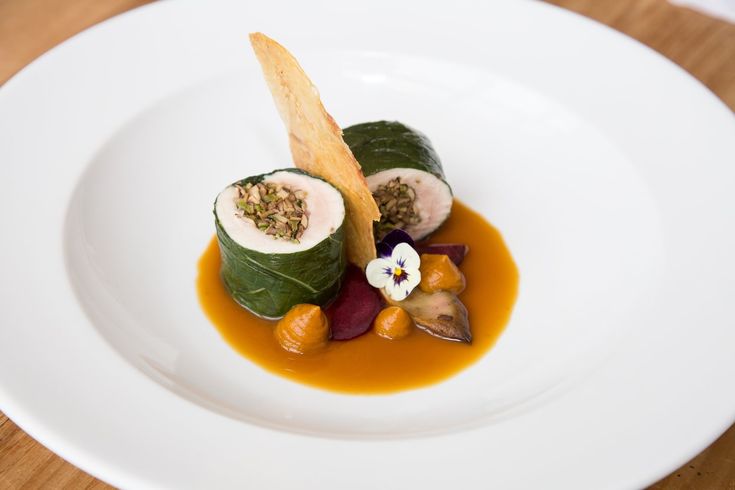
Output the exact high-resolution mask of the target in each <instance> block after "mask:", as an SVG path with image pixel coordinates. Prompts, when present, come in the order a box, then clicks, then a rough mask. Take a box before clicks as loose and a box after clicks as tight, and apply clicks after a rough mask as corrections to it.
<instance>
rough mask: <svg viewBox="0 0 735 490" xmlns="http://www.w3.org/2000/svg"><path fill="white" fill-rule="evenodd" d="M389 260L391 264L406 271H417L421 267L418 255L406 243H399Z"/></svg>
mask: <svg viewBox="0 0 735 490" xmlns="http://www.w3.org/2000/svg"><path fill="white" fill-rule="evenodd" d="M390 258H391V259H392V260H393V262H396V263H398V264H401V265H402V266H403V268H404V269H406V270H408V271H412V270H416V271H418V269H419V266H420V265H421V258H420V257H419V254H417V253H416V250H414V249H413V247H412V246H411V245H409V244H408V243H399V244H398V245H396V247H395V248H394V249H393V253H392V254H391V257H390Z"/></svg>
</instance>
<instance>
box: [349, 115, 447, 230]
mask: <svg viewBox="0 0 735 490" xmlns="http://www.w3.org/2000/svg"><path fill="white" fill-rule="evenodd" d="M343 138H344V140H345V143H347V145H349V147H350V150H352V154H353V155H354V156H355V159H357V161H358V162H359V163H360V166H361V167H362V172H363V174H364V175H365V178H366V179H367V182H368V186H369V187H370V192H372V193H373V197H374V198H375V201H376V202H377V204H378V207H379V209H380V213H381V220H380V223H378V224H376V226H375V235H376V236H375V238H376V239H378V240H380V239H382V238H383V237H384V236H385V235H386V234H387V233H388V232H390V231H391V230H393V229H395V228H400V229H403V230H405V231H406V232H407V233H408V234H409V235H411V237H412V238H413V239H414V240H420V239H422V238H425V237H426V236H427V235H429V234H431V233H432V232H433V231H435V230H436V229H437V228H439V226H441V224H442V223H444V221H445V220H446V219H447V218H448V217H449V213H450V212H451V209H452V190H451V189H450V187H449V184H447V182H446V179H445V177H444V170H443V169H442V164H441V160H439V156H438V155H437V154H436V151H434V148H433V147H432V145H431V142H430V141H429V139H428V138H427V137H426V136H425V135H424V134H423V133H420V132H419V131H416V130H415V129H412V128H410V127H408V126H406V125H404V124H401V123H399V122H396V121H376V122H368V123H362V124H356V125H354V126H350V127H348V128H346V129H345V130H344V134H343Z"/></svg>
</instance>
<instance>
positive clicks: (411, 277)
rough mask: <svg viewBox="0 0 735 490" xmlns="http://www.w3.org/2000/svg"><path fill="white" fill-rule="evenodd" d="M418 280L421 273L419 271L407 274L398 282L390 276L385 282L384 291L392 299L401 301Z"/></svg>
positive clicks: (416, 284)
mask: <svg viewBox="0 0 735 490" xmlns="http://www.w3.org/2000/svg"><path fill="white" fill-rule="evenodd" d="M404 273H405V272H404ZM419 282H421V273H420V272H419V271H416V273H415V274H408V277H407V278H406V279H403V280H402V281H400V282H398V283H396V281H395V280H394V279H393V278H391V279H390V280H389V281H388V282H387V283H385V292H386V293H388V296H390V298H391V299H392V300H393V301H403V300H404V299H406V298H407V297H408V295H409V294H411V292H412V291H413V290H414V288H415V287H416V286H418V284H419Z"/></svg>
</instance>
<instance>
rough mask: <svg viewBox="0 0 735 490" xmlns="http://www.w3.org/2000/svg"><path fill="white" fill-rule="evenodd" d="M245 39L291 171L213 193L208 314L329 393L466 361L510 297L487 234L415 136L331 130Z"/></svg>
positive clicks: (392, 126) (421, 375)
mask: <svg viewBox="0 0 735 490" xmlns="http://www.w3.org/2000/svg"><path fill="white" fill-rule="evenodd" d="M250 39H251V44H252V46H253V49H254V50H255V53H256V55H257V57H258V60H259V61H260V63H261V66H262V68H263V73H264V75H265V79H266V82H267V83H268V86H269V88H270V90H271V94H272V95H273V99H274V101H275V103H276V107H277V108H278V111H279V113H280V115H281V118H282V119H283V121H284V123H285V125H286V128H287V130H288V135H289V144H290V148H291V153H292V156H293V160H294V164H295V166H296V167H297V168H295V169H294V168H284V169H279V170H274V171H272V172H270V173H267V174H263V175H256V176H249V177H245V178H242V179H241V180H238V181H236V182H234V183H232V184H230V185H228V186H227V187H226V188H225V189H224V190H223V191H222V192H220V194H219V195H218V196H217V198H216V200H215V205H214V215H215V227H216V231H217V237H216V241H213V243H212V245H210V247H209V248H208V250H207V251H206V252H205V254H204V256H203V257H202V259H201V261H200V275H199V280H198V287H199V292H200V298H201V300H202V304H203V306H204V309H205V311H206V312H207V313H208V315H209V317H210V318H211V319H212V320H213V322H214V323H215V325H217V327H218V328H219V329H220V331H221V332H222V333H223V335H224V336H225V338H226V339H228V340H230V341H231V343H232V344H233V345H234V346H235V347H236V348H237V349H238V350H239V351H240V352H242V353H244V354H245V355H247V356H248V357H250V358H251V359H253V360H255V361H256V362H259V363H260V364H261V365H263V366H264V367H266V368H269V369H271V370H273V371H276V372H278V373H280V374H283V375H286V376H289V377H291V378H294V379H298V380H300V381H304V382H307V383H309V384H312V385H317V386H320V387H323V388H328V389H335V390H340V391H353V392H381V391H395V390H397V389H405V388H411V387H416V386H421V385H423V384H428V383H432V382H436V381H438V380H440V379H444V378H446V377H447V376H449V375H451V374H453V373H455V372H457V371H458V370H460V369H461V368H462V367H464V366H466V365H468V364H470V363H471V362H472V361H474V360H475V359H477V358H478V357H479V356H480V355H482V353H484V352H485V351H486V350H487V349H488V348H489V347H490V346H491V345H492V343H493V342H494V340H495V339H496V338H497V336H498V335H499V333H500V331H501V330H502V328H503V327H504V325H505V323H506V322H507V320H508V318H509V315H510V312H511V310H512V306H513V302H514V300H515V295H516V291H517V283H518V273H517V270H516V268H515V265H514V263H513V260H512V257H511V255H510V253H509V252H508V251H507V249H506V248H505V245H504V243H503V241H502V238H501V237H500V234H499V233H498V232H497V231H496V230H495V229H494V228H492V226H490V225H489V224H488V223H487V222H486V221H485V220H484V219H482V217H480V216H479V215H477V214H476V213H473V212H472V211H471V210H470V209H468V208H467V207H465V206H464V205H462V204H461V203H459V202H458V201H456V200H455V199H454V197H453V194H452V190H451V188H450V186H449V184H448V182H447V180H446V177H445V174H444V169H443V166H442V162H441V160H440V158H439V156H438V154H437V152H436V151H435V149H434V148H433V146H432V144H431V142H430V140H429V138H428V137H427V136H426V135H424V134H423V133H421V132H419V131H418V130H416V129H413V128H411V127H409V126H407V125H405V124H403V123H400V122H396V121H374V122H366V123H362V124H357V125H353V126H350V127H348V128H346V129H345V130H344V132H343V131H342V130H341V129H340V127H339V126H338V125H337V124H336V122H335V121H334V119H333V118H332V117H331V116H330V115H329V113H327V111H326V110H325V109H324V107H323V105H322V103H321V100H320V99H319V95H318V91H317V90H316V88H315V87H314V85H313V84H312V82H311V81H310V80H309V78H308V77H307V76H306V74H305V73H304V71H303V69H301V67H300V66H299V64H298V62H297V61H296V60H295V58H294V57H293V56H292V55H291V54H290V53H289V52H288V51H287V50H286V49H285V48H284V47H283V46H281V45H280V44H278V43H277V42H275V41H273V40H272V39H270V38H268V37H267V36H265V35H263V34H260V33H256V34H252V35H251V36H250ZM470 250H472V253H469V251H470ZM468 253H469V254H468ZM473 256H477V257H476V259H475V260H474V261H473ZM466 257H467V260H465V258H466ZM473 262H474V263H473ZM480 277H481V279H480ZM475 278H478V279H477V280H476V279H475ZM468 306H469V307H468ZM411 339H414V340H413V341H412V340H411ZM429 346H431V347H429ZM439 346H441V347H439ZM449 352H451V353H452V354H451V355H450V354H449ZM437 354H438V355H439V357H438V358H435V360H434V364H436V366H437V368H436V369H426V367H425V366H426V362H427V360H428V358H427V356H436V355H437ZM437 361H438V362H437ZM442 361H444V362H442ZM351 364H352V366H351ZM378 366H380V367H378ZM406 366H414V368H409V369H407V368H406Z"/></svg>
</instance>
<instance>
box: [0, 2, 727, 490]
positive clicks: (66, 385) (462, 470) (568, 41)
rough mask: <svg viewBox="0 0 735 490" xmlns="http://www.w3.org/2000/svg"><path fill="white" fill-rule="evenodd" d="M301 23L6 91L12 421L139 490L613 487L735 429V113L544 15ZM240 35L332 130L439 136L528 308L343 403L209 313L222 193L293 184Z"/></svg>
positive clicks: (211, 34) (189, 31)
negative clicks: (460, 351) (287, 74)
mask: <svg viewBox="0 0 735 490" xmlns="http://www.w3.org/2000/svg"><path fill="white" fill-rule="evenodd" d="M303 3H304V5H301V4H295V5H292V6H290V7H289V8H290V9H293V10H295V12H294V13H293V14H292V15H289V16H286V17H283V16H281V15H277V13H278V12H282V11H284V10H285V9H286V6H285V5H281V4H268V5H267V6H264V5H258V6H257V8H256V7H255V6H251V5H249V4H248V2H245V3H243V2H237V3H235V2H232V3H230V2H217V3H211V2H208V3H194V2H186V1H180V2H166V3H161V4H155V5H152V6H148V7H145V8H142V9H138V10H136V11H134V12H131V13H128V14H125V15H123V16H121V17H118V18H116V19H113V20H111V21H108V22H105V23H103V24H102V25H100V26H98V27H95V28H93V29H91V30H89V31H87V32H85V33H83V34H82V35H80V36H77V37H75V38H73V39H71V40H70V41H68V42H66V43H64V44H63V45H61V46H59V47H58V48H56V49H54V50H52V51H51V52H50V53H48V54H46V55H44V56H42V57H41V59H39V60H38V61H36V62H35V63H33V64H32V65H30V66H29V67H28V68H26V69H25V70H24V71H23V72H21V73H20V74H19V75H17V76H16V77H15V78H14V79H12V80H11V81H10V82H8V83H7V84H6V86H4V87H2V88H1V89H0V181H1V182H3V183H4V187H3V192H2V193H0V205H1V206H2V209H3V210H4V211H3V212H2V213H1V214H0V225H2V228H1V229H3V230H4V231H5V234H4V236H5V238H6V239H5V240H3V241H2V242H0V252H2V259H0V260H2V267H3V274H2V275H0V292H1V293H2V295H1V296H0V319H1V320H2V324H1V325H0V336H1V337H0V409H2V410H3V411H5V412H6V413H7V414H8V415H9V416H10V417H11V418H12V419H13V420H14V421H16V422H17V423H18V424H20V425H21V426H22V427H23V428H24V429H25V430H27V431H28V432H29V433H30V434H31V435H33V436H34V437H36V438H38V439H39V440H41V442H43V443H44V444H46V445H47V446H48V447H50V448H51V449H53V450H54V451H56V452H58V453H59V454H61V455H62V456H64V457H65V458H67V459H68V460H70V461H71V462H73V463H75V464H77V465H79V466H81V467H82V468H84V469H85V470H87V471H89V472H91V473H92V474H94V475H97V476H99V477H101V478H103V479H105V480H106V481H109V482H110V483H112V484H114V485H118V486H122V487H126V488H160V487H167V488H243V487H247V488H271V487H279V488H281V487H288V488H293V487H299V488H346V486H348V487H349V488H410V487H416V486H419V485H421V486H423V487H425V488H446V487H447V486H449V485H451V486H453V487H457V486H459V487H461V488H489V487H496V488H529V487H534V488H540V487H542V488H590V487H594V488H608V487H609V488H627V487H631V486H633V487H635V486H642V485H645V484H647V483H650V482H652V481H653V480H655V479H657V478H659V477H661V476H663V475H664V474H666V473H667V472H668V471H670V470H672V469H674V468H675V467H676V466H677V465H678V464H680V463H683V462H684V461H685V460H686V459H687V458H689V457H690V456H692V455H694V454H695V453H696V452H698V451H699V450H701V449H702V448H703V447H704V446H705V445H706V444H708V443H709V442H711V441H712V440H713V439H714V438H715V437H716V436H717V435H718V434H719V433H721V432H722V431H723V430H724V429H725V428H726V427H727V426H729V425H730V424H731V423H732V421H733V415H734V414H735V392H733V391H732V390H731V389H730V386H731V384H732V379H733V376H734V375H735V357H734V356H732V345H734V344H735V329H733V328H732V327H733V325H734V324H735V321H733V320H734V319H735V314H734V313H733V312H732V310H731V308H730V307H729V304H730V298H731V297H732V294H733V291H734V290H735V279H733V278H735V260H734V259H733V257H732V250H733V249H735V233H733V231H732V228H731V226H730V224H731V223H732V222H734V221H735V199H733V197H732V195H731V189H732V188H733V186H734V185H735V166H733V165H732V163H733V162H735V143H734V141H735V138H734V137H733V136H734V135H735V120H734V118H733V116H732V113H731V112H730V111H729V110H727V109H726V108H725V107H724V106H723V105H722V104H721V103H720V102H719V101H718V100H717V99H716V98H715V97H714V96H713V95H712V94H710V93H709V92H708V91H707V90H706V89H704V88H703V87H702V86H701V85H699V84H698V83H697V82H695V81H694V80H693V79H691V77H689V76H688V75H686V74H685V73H684V72H682V71H681V70H680V69H678V68H677V67H675V66H673V65H672V64H671V63H669V62H668V61H666V60H664V59H663V58H661V57H660V56H658V55H656V54H655V53H652V52H651V51H649V50H647V49H646V48H644V47H641V46H640V45H638V44H636V43H635V42H633V41H631V40H629V39H627V38H624V37H623V36H621V35H619V34H616V33H614V32H613V31H610V30H608V29H606V28H603V27H601V26H599V25H597V24H594V23H592V22H590V21H587V20H584V19H582V18H579V17H576V16H573V15H571V14H568V13H566V12H563V11H560V10H558V9H555V8H553V7H549V6H546V5H542V4H537V3H517V2H514V3H500V4H491V5H486V6H480V5H479V4H478V5H475V4H474V3H472V2H462V1H460V2H455V4H454V5H453V9H452V11H451V12H450V11H445V10H443V9H441V8H439V7H438V6H429V5H424V4H421V5H422V6H421V7H420V8H419V7H417V6H416V5H412V4H411V3H401V4H395V3H390V2H377V3H376V2H372V3H370V4H369V5H368V4H364V2H362V3H360V4H354V5H343V4H340V5H339V6H337V5H331V4H330V5H329V6H328V4H327V2H321V3H320V2H317V3H314V2H303ZM306 4H308V6H307V5H306ZM327 10H328V11H329V12H330V16H329V17H328V18H327V17H323V16H320V15H318V13H319V12H320V11H327ZM386 11H390V12H391V15H385V12H386ZM305 19H311V20H313V23H312V22H311V21H310V22H306V21H305ZM328 19H329V20H328ZM355 19H360V21H359V22H355ZM407 19H411V22H408V21H407ZM253 30H262V31H264V32H266V33H268V34H270V35H272V36H273V37H275V38H276V39H278V40H280V41H281V42H283V43H284V44H285V45H286V46H287V47H288V48H290V49H291V50H292V51H293V52H294V53H295V54H296V56H297V57H298V58H299V59H300V60H301V62H302V64H303V66H304V68H305V69H306V71H307V72H308V73H309V74H310V75H311V76H312V78H313V80H314V81H315V83H316V84H317V85H318V86H319V88H320V91H321V93H322V96H323V99H324V101H325V104H326V106H327V108H328V109H329V110H330V111H331V112H332V114H333V115H334V116H335V118H336V120H337V121H338V122H339V123H340V124H342V125H344V126H346V125H349V124H353V123H356V122H361V121H366V120H372V119H379V118H388V119H398V120H401V121H404V122H406V123H407V124H409V125H413V126H415V127H417V128H420V129H421V130H422V131H424V132H426V133H427V134H429V135H430V137H431V138H432V140H433V141H434V143H435V146H436V147H437V150H438V151H439V152H440V154H441V155H442V157H443V160H444V162H445V168H446V171H447V176H448V179H449V180H450V182H451V183H452V186H453V189H454V191H455V194H456V195H458V196H460V197H461V199H462V200H463V201H465V202H466V203H468V204H469V205H471V206H472V207H473V208H475V209H477V210H479V211H481V212H482V213H483V214H484V215H485V216H486V217H487V218H488V219H489V220H490V221H492V222H493V223H494V224H495V225H496V226H497V227H498V228H499V229H500V230H501V231H502V233H503V235H504V237H505V238H506V240H507V242H508V245H509V248H510V250H511V252H512V253H513V255H514V257H515V259H516V260H517V263H518V267H519V270H520V274H521V291H520V295H519V298H518V303H517V305H516V309H515V311H514V314H513V318H512V320H511V323H510V324H509V326H508V328H507V330H506V331H505V333H504V334H503V336H502V337H501V339H500V341H499V342H498V344H497V346H496V347H495V348H494V349H493V350H491V351H490V353H489V354H488V355H487V356H485V358H483V359H482V360H481V361H480V362H479V363H477V364H476V365H474V366H472V367H471V368H469V369H467V370H466V371H464V372H463V373H461V374H460V375H458V376H456V377H454V378H452V379H450V380H449V381H447V382H444V383H441V384H439V385H436V386H433V387H430V388H426V389H421V390H414V391H409V392H404V393H401V394H397V395H391V396H367V397H363V396H347V395H337V394H333V393H329V392H324V391H321V390H316V389H312V388H307V387H304V386H301V385H298V384H294V383H292V382H290V381H287V380H284V379H281V378H278V377H275V376H273V375H271V374H269V373H266V372H264V371H263V370H262V369H260V368H259V367H258V366H256V365H254V364H252V363H250V362H249V361H248V360H246V359H244V358H242V357H240V356H239V355H237V354H236V353H235V352H234V351H233V350H232V349H230V348H229V347H228V346H227V345H226V344H225V343H224V342H223V341H222V339H221V338H220V337H219V335H218V333H217V332H216V330H215V329H214V328H213V327H212V326H211V325H210V324H209V322H208V321H207V319H206V318H205V317H204V315H203V313H202V312H201V310H200V308H199V306H198V303H197V300H196V294H195V289H194V279H195V275H196V261H197V259H198V257H199V255H200V254H201V253H202V251H203V249H204V247H205V246H206V244H207V243H208V241H209V239H210V238H211V236H212V234H213V231H214V230H213V223H212V203H213V200H214V198H215V196H216V194H217V193H218V192H219V191H220V190H221V189H222V187H223V186H224V185H226V184H228V183H230V182H232V181H234V180H236V179H238V178H241V177H244V176H247V175H252V174H256V173H261V172H264V171H267V170H270V169H273V168H276V167H282V166H286V165H288V162H289V161H290V159H289V154H288V149H287V143H286V137H285V134H284V130H283V128H282V125H281V123H280V121H279V120H278V116H277V114H276V111H275V108H274V107H273V104H272V101H271V99H270V96H269V94H268V92H267V89H266V87H265V84H264V82H263V81H262V79H261V75H260V71H259V67H258V66H257V64H256V62H255V59H254V56H253V54H252V53H251V51H250V49H249V47H248V44H247V38H246V34H247V33H248V32H250V31H253ZM378 33H380V34H378ZM491 279H492V278H489V280H491Z"/></svg>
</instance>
